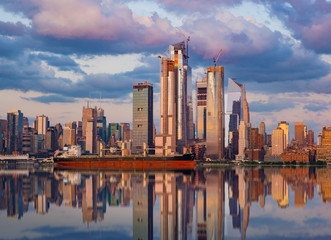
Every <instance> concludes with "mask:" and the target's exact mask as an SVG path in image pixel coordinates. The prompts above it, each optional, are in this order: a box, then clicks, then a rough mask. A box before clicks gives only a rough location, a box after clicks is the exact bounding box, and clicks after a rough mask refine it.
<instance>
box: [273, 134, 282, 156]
mask: <svg viewBox="0 0 331 240" xmlns="http://www.w3.org/2000/svg"><path fill="white" fill-rule="evenodd" d="M271 142H272V155H276V156H277V155H280V154H282V153H283V152H284V131H283V129H281V128H277V129H274V130H272V141H271Z"/></svg>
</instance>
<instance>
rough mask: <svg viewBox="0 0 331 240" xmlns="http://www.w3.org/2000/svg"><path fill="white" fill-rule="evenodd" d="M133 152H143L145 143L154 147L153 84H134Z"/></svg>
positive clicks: (148, 146)
mask: <svg viewBox="0 0 331 240" xmlns="http://www.w3.org/2000/svg"><path fill="white" fill-rule="evenodd" d="M132 106H133V108H132V116H133V119H132V130H133V132H132V154H142V153H143V152H144V143H145V144H146V147H147V148H153V147H154V146H153V84H150V83H147V82H146V81H145V82H143V83H134V84H133V104H132Z"/></svg>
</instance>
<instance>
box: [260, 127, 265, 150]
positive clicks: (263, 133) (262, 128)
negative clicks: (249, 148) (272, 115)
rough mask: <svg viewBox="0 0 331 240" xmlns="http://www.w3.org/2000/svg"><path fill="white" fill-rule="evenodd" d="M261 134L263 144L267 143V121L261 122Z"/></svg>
mask: <svg viewBox="0 0 331 240" xmlns="http://www.w3.org/2000/svg"><path fill="white" fill-rule="evenodd" d="M260 134H261V135H262V141H263V146H264V145H266V133H265V123H264V122H261V123H260Z"/></svg>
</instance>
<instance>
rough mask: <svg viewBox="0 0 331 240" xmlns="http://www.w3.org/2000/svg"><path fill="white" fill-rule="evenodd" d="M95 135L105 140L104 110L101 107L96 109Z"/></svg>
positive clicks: (105, 123)
mask: <svg viewBox="0 0 331 240" xmlns="http://www.w3.org/2000/svg"><path fill="white" fill-rule="evenodd" d="M97 135H98V136H99V137H100V138H101V139H102V140H103V141H104V142H107V120H106V117H105V111H104V110H103V109H102V108H101V107H100V108H98V110H97Z"/></svg>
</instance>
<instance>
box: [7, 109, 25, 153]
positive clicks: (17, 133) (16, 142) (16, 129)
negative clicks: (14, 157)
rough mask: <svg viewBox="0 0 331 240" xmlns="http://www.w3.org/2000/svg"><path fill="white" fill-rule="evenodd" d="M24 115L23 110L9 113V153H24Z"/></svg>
mask: <svg viewBox="0 0 331 240" xmlns="http://www.w3.org/2000/svg"><path fill="white" fill-rule="evenodd" d="M22 138H23V113H22V112H21V110H13V111H8V113H7V152H8V153H12V152H14V151H17V152H21V151H22Z"/></svg>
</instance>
